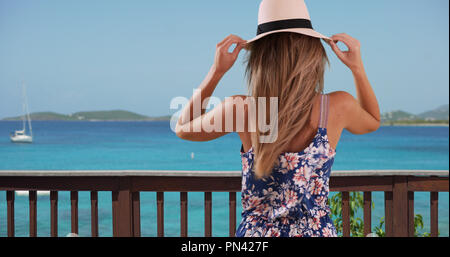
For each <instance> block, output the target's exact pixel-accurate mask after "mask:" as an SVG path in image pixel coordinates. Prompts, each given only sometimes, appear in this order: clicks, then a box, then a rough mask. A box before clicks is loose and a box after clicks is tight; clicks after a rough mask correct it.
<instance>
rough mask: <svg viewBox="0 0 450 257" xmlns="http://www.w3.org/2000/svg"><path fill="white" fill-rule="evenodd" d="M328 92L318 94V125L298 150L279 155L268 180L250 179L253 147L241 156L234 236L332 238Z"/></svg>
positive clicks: (252, 175) (333, 230)
mask: <svg viewBox="0 0 450 257" xmlns="http://www.w3.org/2000/svg"><path fill="white" fill-rule="evenodd" d="M327 119H328V96H327V95H322V99H321V114H320V124H319V128H318V131H317V134H316V135H315V137H314V140H313V142H311V144H310V145H309V146H308V147H307V148H306V149H304V150H303V151H301V152H286V153H282V154H281V155H280V156H279V158H278V164H276V166H275V167H274V169H273V171H272V173H271V175H270V176H269V177H267V178H263V179H260V180H258V179H256V178H255V177H254V171H253V165H254V152H253V147H252V148H251V149H250V150H249V151H248V152H244V151H243V149H241V158H242V192H241V193H242V194H241V195H242V198H241V202H242V221H241V223H240V224H239V227H238V229H237V231H236V236H237V237H244V236H245V237H335V236H337V233H336V228H335V227H334V225H333V221H332V220H331V218H330V209H329V207H328V203H327V200H328V195H329V180H330V173H331V166H332V165H333V162H334V156H335V154H336V152H335V150H334V149H333V148H332V147H331V146H330V144H329V142H328V137H327V129H326V121H327Z"/></svg>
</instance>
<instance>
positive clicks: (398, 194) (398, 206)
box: [392, 176, 409, 237]
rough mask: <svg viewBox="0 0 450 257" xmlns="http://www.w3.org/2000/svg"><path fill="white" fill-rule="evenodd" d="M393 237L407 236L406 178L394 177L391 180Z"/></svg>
mask: <svg viewBox="0 0 450 257" xmlns="http://www.w3.org/2000/svg"><path fill="white" fill-rule="evenodd" d="M392 192H393V225H394V226H393V232H394V233H393V236H394V237H407V236H408V235H409V222H408V220H409V214H408V210H409V208H408V178H407V177H405V176H395V177H394V179H393V190H392Z"/></svg>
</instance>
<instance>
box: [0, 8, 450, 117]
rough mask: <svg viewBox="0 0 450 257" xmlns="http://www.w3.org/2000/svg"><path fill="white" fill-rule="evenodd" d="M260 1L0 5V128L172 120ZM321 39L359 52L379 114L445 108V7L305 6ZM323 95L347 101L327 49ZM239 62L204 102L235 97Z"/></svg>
mask: <svg viewBox="0 0 450 257" xmlns="http://www.w3.org/2000/svg"><path fill="white" fill-rule="evenodd" d="M259 3H260V0H227V1H219V0H192V1H183V0H164V1H147V0H133V1H125V0H95V1H91V0H77V1H58V0H34V1H30V0H0V119H1V118H5V117H11V116H18V115H21V114H22V89H21V86H20V84H19V83H20V81H22V80H23V81H25V83H26V86H27V94H28V104H29V109H30V112H42V111H53V112H58V113H63V114H70V113H74V112H78V111H91V110H117V109H123V110H128V111H132V112H136V113H139V114H143V115H148V116H163V115H168V114H173V113H174V111H172V110H170V109H169V107H170V101H171V100H172V99H173V98H174V97H178V96H183V97H187V98H189V97H190V96H191V95H192V92H193V89H194V88H197V87H198V85H199V84H200V83H201V82H202V80H203V79H204V77H205V75H206V74H207V72H208V70H209V68H210V66H211V64H212V63H213V59H214V52H215V46H216V44H217V43H218V42H220V41H222V39H223V38H225V37H226V36H228V35H229V34H236V35H238V36H240V37H242V38H244V39H251V38H252V37H253V36H254V35H255V33H256V27H257V17H258V6H259ZM306 4H307V6H308V9H309V12H310V15H311V19H312V24H313V26H314V28H315V29H316V30H317V31H319V32H320V33H322V34H325V35H327V36H331V35H333V34H337V33H343V32H345V33H347V34H349V35H350V36H353V37H355V38H357V39H358V40H359V41H360V42H361V47H362V49H361V51H362V56H363V60H364V64H365V67H366V71H367V74H368V77H369V80H370V82H371V83H372V86H373V88H374V91H375V93H376V95H377V98H378V100H379V103H380V108H381V111H382V112H388V111H393V110H404V111H408V112H411V113H414V114H418V113H421V112H424V111H428V110H430V109H434V108H436V107H439V106H440V105H443V104H448V102H449V98H448V95H449V71H448V70H449V1H448V0H427V1H423V0H421V1H419V0H378V1H361V0H345V1H335V0H320V1H313V0H306ZM325 48H326V50H327V53H328V56H329V59H330V64H331V65H330V68H329V69H328V70H327V71H326V75H325V91H326V92H327V93H328V92H332V91H338V90H344V91H347V92H349V93H351V94H353V95H354V96H356V90H355V85H354V83H353V77H352V74H351V72H350V71H349V69H348V68H347V67H346V66H345V65H344V64H342V63H341V62H340V61H339V60H338V59H337V57H336V56H335V54H334V53H333V52H332V51H331V49H330V48H329V46H328V45H325ZM244 57H245V53H241V54H240V56H239V59H238V60H237V62H236V64H235V65H234V67H233V68H232V69H231V70H230V71H229V72H228V73H227V74H226V75H225V77H224V78H223V79H222V81H221V82H220V84H219V85H218V86H217V89H216V91H215V93H214V96H217V97H219V98H220V99H224V98H225V97H227V96H231V95H237V94H246V93H247V89H246V81H245V77H244V70H245V64H244V59H245V58H244Z"/></svg>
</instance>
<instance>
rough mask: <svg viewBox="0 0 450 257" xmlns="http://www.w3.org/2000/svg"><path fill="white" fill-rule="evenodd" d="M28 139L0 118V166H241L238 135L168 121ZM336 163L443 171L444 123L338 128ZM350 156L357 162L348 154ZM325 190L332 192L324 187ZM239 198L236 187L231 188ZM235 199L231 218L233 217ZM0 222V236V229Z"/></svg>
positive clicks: (53, 130) (103, 225) (379, 211)
mask: <svg viewBox="0 0 450 257" xmlns="http://www.w3.org/2000/svg"><path fill="white" fill-rule="evenodd" d="M32 125H33V139H34V142H33V143H32V144H13V143H11V142H10V140H9V133H10V132H11V131H14V130H17V129H20V128H21V127H22V123H21V121H0V135H2V136H1V137H0V170H162V171H164V170H200V171H238V170H240V169H241V163H240V161H241V159H240V153H239V150H240V148H241V143H240V139H239V137H238V136H237V135H236V134H229V135H226V136H224V137H222V138H220V139H217V140H214V141H210V142H202V143H199V142H188V141H184V140H181V139H179V138H178V137H176V135H175V134H174V133H173V132H172V131H171V130H170V125H169V121H136V122H134V121H133V122H127V121H96V122H89V121H73V122H71V121H70V122H67V121H33V124H32ZM336 150H337V155H336V159H335V163H334V166H333V169H332V170H334V171H336V170H448V169H449V156H448V153H449V130H448V126H431V125H427V126H410V125H405V126H398V125H397V126H382V127H380V129H379V130H378V131H376V132H374V133H371V134H367V135H363V136H357V135H351V134H350V133H348V132H347V131H344V132H343V134H342V137H341V140H340V142H339V144H338V146H337V149H336ZM355 160H358V161H355ZM331 195H333V192H332V193H331ZM429 195H430V194H429V193H426V192H425V193H422V192H416V193H415V204H414V208H415V213H416V214H421V215H422V216H423V218H424V228H423V229H422V230H420V232H429V229H430V225H429V223H430V203H429ZM448 195H449V194H448V193H447V192H445V193H439V210H438V211H439V232H440V236H448V235H449V198H448ZM238 197H240V194H238ZM140 199H141V234H142V236H156V193H154V192H141V195H140ZM203 199H204V195H203V193H194V192H191V193H189V202H188V217H189V220H188V227H189V234H188V235H189V236H203V231H204V228H203V225H204V220H203V218H204V217H203V212H204V209H203ZM373 201H374V204H375V208H374V209H373V210H372V227H375V226H377V225H378V224H379V221H380V219H381V217H383V216H384V196H383V192H374V193H373ZM37 208H38V209H37V212H38V224H37V226H38V236H49V235H50V201H49V196H47V195H41V196H38V207H37ZM98 208H99V209H98V210H99V235H100V236H112V206H111V192H99V201H98ZM78 209H79V234H80V236H90V201H89V192H80V193H79V207H78ZM240 211H241V207H240V201H239V198H238V206H237V217H238V220H237V223H238V224H239V221H240ZM164 213H165V218H164V219H165V235H166V236H179V227H180V223H179V222H180V216H179V215H180V207H179V193H165V210H164ZM28 215H29V210H28V197H23V196H19V195H16V200H15V225H16V236H28V228H29V224H28V221H29V218H28ZM212 219H213V223H212V224H213V236H227V235H228V193H213V201H212ZM0 224H6V193H5V192H4V191H0ZM58 225H59V226H58V232H59V233H58V234H59V236H65V235H67V234H68V233H70V193H69V192H60V193H59V202H58ZM6 235H7V234H6V226H0V237H3V236H6Z"/></svg>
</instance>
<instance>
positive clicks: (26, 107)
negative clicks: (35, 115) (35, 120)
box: [22, 82, 33, 137]
mask: <svg viewBox="0 0 450 257" xmlns="http://www.w3.org/2000/svg"><path fill="white" fill-rule="evenodd" d="M22 83H23V92H24V97H25V109H26V110H25V111H26V114H27V120H28V127H29V128H30V136H31V137H33V129H32V128H31V118H30V112H29V110H28V98H27V91H26V88H25V82H22Z"/></svg>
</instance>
